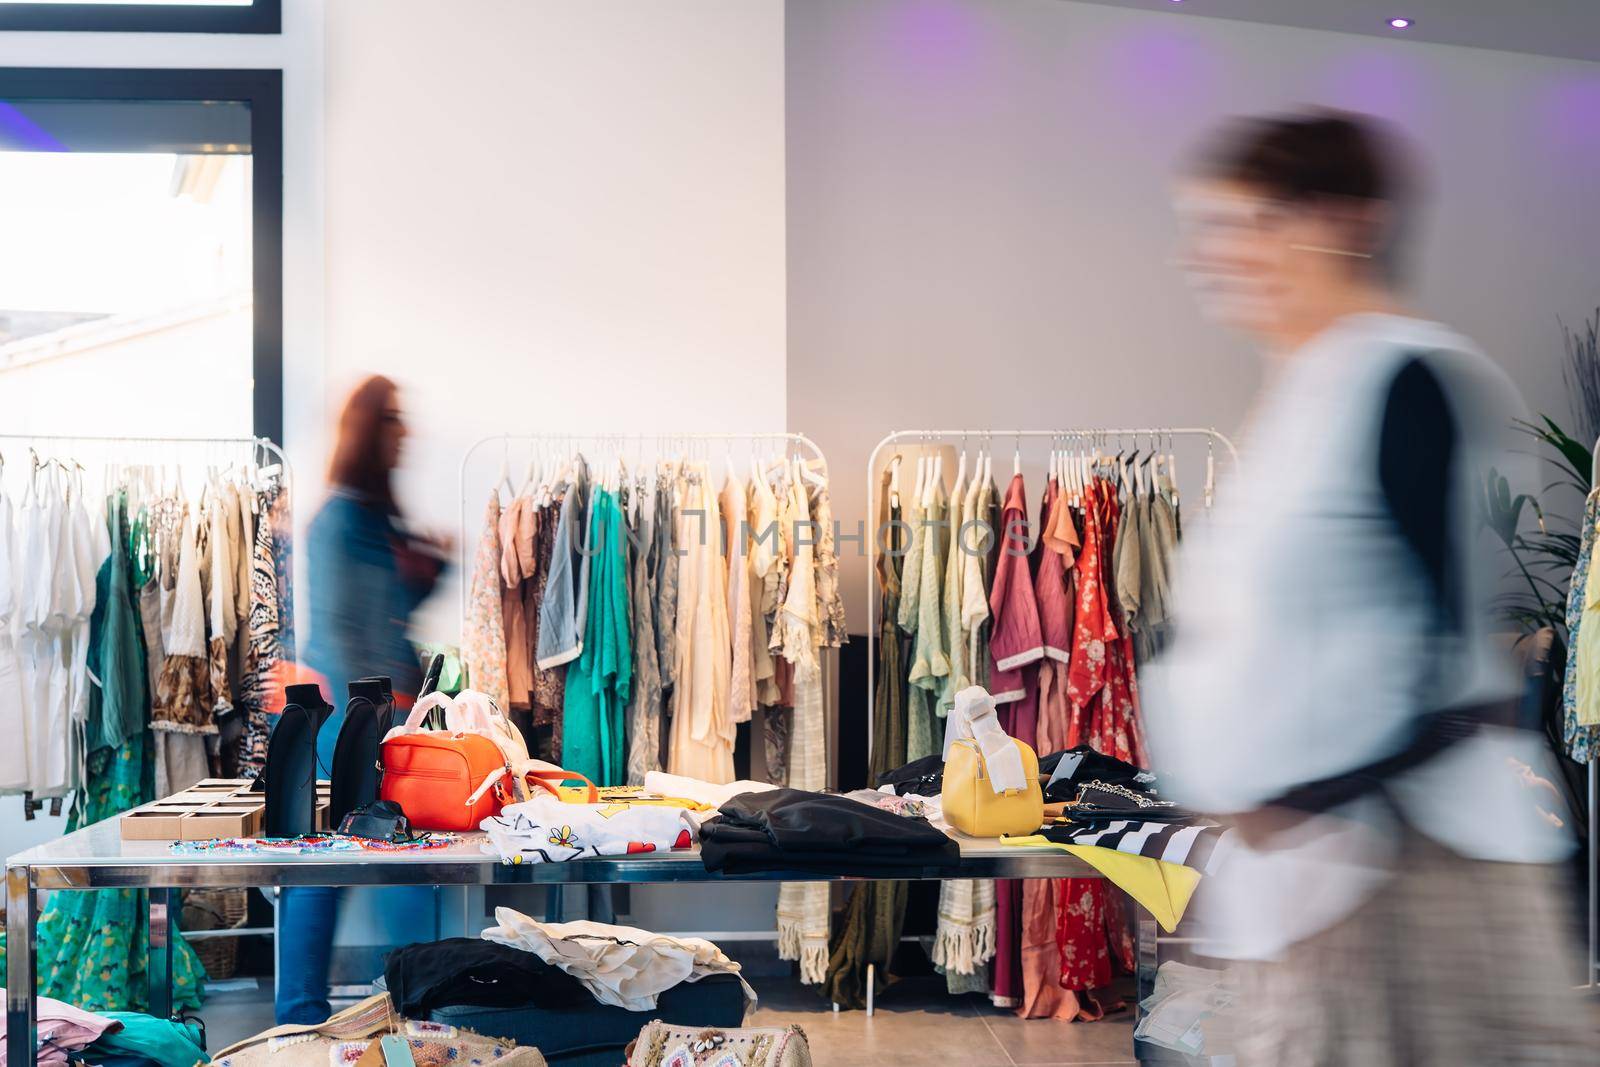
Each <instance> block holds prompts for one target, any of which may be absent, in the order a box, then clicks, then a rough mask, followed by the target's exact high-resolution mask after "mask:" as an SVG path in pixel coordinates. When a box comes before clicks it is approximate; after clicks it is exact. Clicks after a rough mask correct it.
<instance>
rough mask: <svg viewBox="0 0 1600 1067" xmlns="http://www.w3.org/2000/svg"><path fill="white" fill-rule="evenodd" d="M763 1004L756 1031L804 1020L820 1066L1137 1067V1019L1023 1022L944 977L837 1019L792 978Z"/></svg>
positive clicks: (764, 992)
mask: <svg viewBox="0 0 1600 1067" xmlns="http://www.w3.org/2000/svg"><path fill="white" fill-rule="evenodd" d="M755 985H756V990H757V992H758V993H759V994H760V995H761V1005H760V1007H759V1008H757V1010H756V1011H755V1012H754V1013H753V1014H752V1015H751V1016H750V1018H749V1019H747V1020H746V1023H747V1025H750V1026H787V1025H789V1024H790V1023H798V1024H799V1025H800V1027H801V1028H802V1029H804V1030H805V1032H806V1036H807V1038H808V1039H809V1040H810V1044H811V1052H812V1058H813V1059H814V1060H815V1061H816V1063H817V1065H818V1067H881V1065H882V1064H886V1063H959V1064H963V1065H971V1067H1013V1065H1015V1067H1022V1065H1029V1067H1033V1065H1046V1064H1074V1065H1080V1067H1081V1065H1084V1064H1132V1063H1134V1062H1135V1061H1134V1058H1133V1015H1132V1013H1131V1012H1127V1011H1124V1012H1122V1013H1120V1014H1116V1015H1109V1016H1107V1017H1106V1018H1104V1019H1102V1020H1100V1021H1099V1022H1094V1023H1065V1022H1056V1021H1054V1020H1050V1019H1019V1018H1017V1017H1016V1016H1015V1015H1013V1014H1011V1013H1010V1012H1008V1011H1002V1010H1000V1009H998V1008H995V1007H993V1006H992V1005H990V1003H989V1002H988V1001H987V1000H986V999H984V998H983V997H980V996H964V997H952V996H950V995H948V994H947V993H945V991H944V980H943V979H908V980H906V981H904V982H901V983H900V984H898V985H896V986H895V987H894V988H893V989H891V990H889V991H888V992H887V993H885V994H882V995H880V996H879V998H878V1004H877V1011H876V1013H875V1014H874V1015H873V1017H872V1018H870V1019H869V1018H867V1013H866V1012H864V1011H846V1012H840V1013H838V1014H837V1015H836V1014H834V1013H833V1011H832V1009H831V1008H829V1007H828V1005H827V1004H825V1003H823V1002H822V1001H821V1000H820V998H819V997H818V996H817V995H816V993H815V992H813V991H811V990H809V989H806V988H804V987H802V986H800V985H799V984H798V983H795V982H791V981H781V980H774V979H767V980H762V981H758V982H756V983H755Z"/></svg>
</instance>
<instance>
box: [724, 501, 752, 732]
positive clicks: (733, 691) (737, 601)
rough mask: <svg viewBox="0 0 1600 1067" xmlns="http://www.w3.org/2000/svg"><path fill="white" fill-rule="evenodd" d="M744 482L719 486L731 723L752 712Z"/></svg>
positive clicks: (747, 551)
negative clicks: (727, 627) (724, 567)
mask: <svg viewBox="0 0 1600 1067" xmlns="http://www.w3.org/2000/svg"><path fill="white" fill-rule="evenodd" d="M748 500H749V495H748V494H747V493H746V492H745V487H744V483H742V482H740V481H739V480H738V479H737V478H734V477H732V476H731V475H730V476H729V477H728V480H727V482H726V483H724V485H723V487H722V496H721V500H720V505H721V511H722V528H721V533H722V545H723V548H724V562H725V565H726V566H727V571H728V575H727V580H726V585H727V590H728V625H729V644H730V646H731V647H730V649H729V653H730V656H731V657H732V664H731V668H730V671H731V673H730V675H729V682H728V712H729V715H730V716H731V718H732V719H733V721H734V722H736V723H740V722H749V721H750V713H751V711H753V710H754V709H755V651H754V649H753V647H752V646H751V641H752V635H751V627H750V588H751V585H750V570H751V562H750V545H749V538H748V532H749V531H748V525H749V523H748V519H747V517H746V506H747V505H746V502H747V501H748Z"/></svg>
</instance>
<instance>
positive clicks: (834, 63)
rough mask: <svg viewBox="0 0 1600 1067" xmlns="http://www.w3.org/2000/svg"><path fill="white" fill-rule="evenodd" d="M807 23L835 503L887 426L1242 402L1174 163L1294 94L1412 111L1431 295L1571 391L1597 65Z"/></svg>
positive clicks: (795, 284) (1592, 181)
mask: <svg viewBox="0 0 1600 1067" xmlns="http://www.w3.org/2000/svg"><path fill="white" fill-rule="evenodd" d="M1163 6H1164V5H1163ZM787 19H788V35H787V42H788V66H787V71H788V98H787V103H788V125H787V130H788V138H789V168H788V174H789V198H788V222H789V371H788V384H789V391H788V397H789V400H788V402H789V423H790V426H791V427H792V428H794V429H799V430H803V431H805V432H806V433H809V434H811V435H812V436H814V437H816V438H817V439H818V440H819V441H820V442H821V444H822V445H823V447H824V448H825V449H827V450H828V452H829V454H830V456H831V457H832V459H833V462H834V465H835V468H836V470H840V471H845V472H849V474H848V477H846V478H844V479H842V480H841V479H838V478H836V482H839V487H838V490H837V498H838V499H839V505H838V507H837V509H836V510H837V511H838V512H839V513H841V514H842V515H844V516H846V517H849V518H851V519H854V518H856V517H859V516H861V515H862V513H863V512H862V509H863V503H864V500H863V497H864V490H863V488H862V480H863V476H862V475H861V474H858V473H857V472H859V471H862V470H863V467H864V464H865V461H866V457H867V454H868V452H869V451H870V449H871V447H872V444H873V443H874V442H876V441H877V440H878V438H879V437H881V436H882V435H883V434H884V433H886V432H887V431H889V430H891V429H905V428H914V427H927V426H930V425H935V426H938V425H944V426H949V425H956V426H1018V425H1022V426H1035V427H1040V428H1051V427H1058V426H1085V425H1087V426H1106V425H1149V424H1152V423H1154V424H1158V425H1162V424H1164V425H1172V424H1208V423H1209V424H1215V425H1216V426H1218V427H1219V428H1222V429H1224V430H1232V429H1234V428H1236V427H1237V425H1238V424H1239V422H1240V421H1241V418H1242V416H1243V414H1244V412H1245V408H1246V404H1247V403H1248V401H1249V397H1250V394H1251V391H1252V390H1253V389H1254V388H1255V386H1256V384H1257V381H1258V371H1257V365H1256V361H1255V358H1254V356H1253V355H1252V354H1251V352H1250V351H1249V349H1248V348H1247V346H1246V345H1245V343H1244V342H1242V341H1241V340H1239V339H1237V338H1234V337H1230V336H1227V335H1224V334H1222V333H1220V332H1218V331H1217V330H1215V329H1213V328H1212V327H1210V326H1208V325H1207V324H1205V323H1204V322H1203V321H1202V320H1201V319H1200V318H1199V316H1198V315H1197V314H1196V312H1195V310H1194V308H1193V302H1192V301H1191V300H1190V298H1189V296H1188V294H1187V293H1186V291H1185V288H1184V285H1183V282H1182V280H1181V279H1180V278H1179V276H1178V274H1177V273H1176V272H1175V271H1174V270H1172V269H1170V268H1169V266H1168V263H1169V261H1170V260H1171V258H1172V255H1173V252H1174V250H1175V232H1174V223H1173V219H1172V213H1171V209H1170V206H1169V204H1170V198H1169V182H1170V181H1171V179H1172V177H1173V175H1174V174H1175V172H1176V171H1177V170H1178V169H1179V167H1180V161H1181V160H1182V159H1183V157H1184V154H1185V153H1186V152H1187V151H1189V150H1190V149H1191V148H1192V146H1193V145H1194V142H1195V141H1196V139H1197V138H1198V137H1199V136H1200V135H1201V134H1202V133H1203V132H1204V131H1207V130H1209V129H1211V128H1212V127H1213V126H1214V124H1215V123H1216V122H1217V121H1218V120H1219V119H1221V118H1222V117H1223V116H1228V115H1234V114H1241V113H1255V112H1262V111H1269V110H1272V109H1281V108H1287V107H1290V106H1292V105H1295V104H1297V103H1321V104H1332V105H1338V106H1342V107H1348V108H1353V109H1358V110H1362V111H1368V112H1375V113H1378V114H1381V115H1386V116H1389V117H1391V118H1393V119H1395V120H1397V121H1398V122H1399V123H1400V124H1401V125H1402V126H1404V127H1405V128H1406V129H1407V130H1408V131H1410V133H1411V134H1412V135H1413V136H1414V138H1415V139H1416V140H1417V141H1418V142H1419V144H1420V146H1421V149H1422V151H1423V153H1424V154H1425V156H1426V157H1427V158H1428V159H1430V160H1431V161H1432V165H1433V170H1434V176H1433V184H1434V188H1435V195H1434V197H1433V199H1432V205H1431V210H1430V211H1429V212H1428V218H1427V219H1426V220H1425V228H1424V241H1423V244H1422V247H1421V249H1420V257H1419V259H1418V262H1417V266H1418V275H1419V280H1420V285H1419V287H1418V289H1417V292H1416V303H1417V306H1418V307H1420V308H1421V309H1422V310H1423V311H1424V312H1425V313H1427V314H1429V315H1432V316H1435V317H1438V318H1441V319H1444V320H1445V321H1448V322H1450V323H1452V324H1454V325H1456V327H1457V328H1459V329H1461V330H1462V331H1464V332H1466V333H1467V334H1469V335H1471V336H1473V337H1475V338H1476V339H1477V340H1478V342H1479V343H1480V344H1481V345H1483V347H1485V348H1486V349H1487V350H1488V351H1489V352H1491V353H1492V354H1494V355H1495V357H1496V358H1497V359H1499V360H1500V361H1501V362H1502V363H1503V364H1504V365H1505V366H1506V368H1507V369H1508V371H1510V373H1511V374H1512V376H1513V378H1514V379H1515V380H1516V381H1517V383H1518V384H1519V385H1520V386H1521V388H1522V389H1523V390H1524V391H1525V393H1526V394H1527V396H1528V398H1529V400H1530V402H1531V403H1532V404H1534V405H1535V406H1536V407H1537V408H1539V409H1541V410H1544V411H1548V412H1550V413H1551V414H1552V415H1555V416H1557V417H1558V418H1562V419H1564V418H1565V417H1566V415H1567V412H1568V405H1567V402H1566V399H1565V396H1564V393H1563V391H1562V389H1561V378H1560V365H1561V360H1562V352H1561V335H1560V332H1559V329H1558V328H1557V325H1556V316H1558V315H1560V316H1562V317H1563V318H1565V319H1566V321H1568V322H1569V323H1572V322H1576V321H1577V320H1578V319H1580V318H1581V317H1582V316H1583V315H1585V314H1586V313H1588V312H1590V311H1592V310H1593V308H1594V306H1595V305H1596V304H1597V303H1600V212H1597V211H1596V210H1595V209H1594V191H1595V190H1596V189H1597V188H1600V118H1597V116H1600V66H1596V65H1593V64H1585V63H1582V62H1577V61H1567V60H1552V59H1542V58H1538V57H1534V56H1528V55H1513V54H1508V53H1500V52H1489V51H1481V50H1475V49H1466V48H1454V47H1445V46H1437V45H1425V44H1420V43H1418V42H1413V41H1405V40H1390V39H1380V38H1372V37H1357V36H1350V35H1345V34H1336V33H1326V32H1317V31H1309V30H1296V29H1286V28H1282V27H1275V26H1262V25H1257V24H1253V23H1246V22H1234V21H1219V20H1214V19H1207V18H1196V17H1193V16H1192V15H1190V14H1188V13H1186V12H1180V11H1177V10H1171V11H1168V10H1151V11H1136V10H1122V9H1117V8H1110V7H1102V6H1089V5H1084V4H1076V3H1066V2H1061V0H1008V2H1004V3H996V2H976V0H971V2H967V0H808V2H806V3H793V4H790V5H789V7H788V14H787ZM998 448H999V449H1003V450H1004V451H1005V452H1009V451H1010V442H1002V443H998ZM1034 469H1035V470H1037V467H1035V468H1034ZM1189 470H1190V471H1193V470H1195V467H1194V465H1193V464H1191V465H1190V466H1189ZM1191 499H1192V498H1191ZM846 565H847V571H846V575H847V579H848V584H847V587H846V589H847V595H848V603H849V606H850V609H851V618H852V621H853V623H854V627H855V628H856V629H857V632H859V631H860V628H861V626H862V625H863V624H864V620H865V604H866V595H865V569H864V567H863V566H862V565H861V561H859V560H857V559H854V558H851V559H847V560H846Z"/></svg>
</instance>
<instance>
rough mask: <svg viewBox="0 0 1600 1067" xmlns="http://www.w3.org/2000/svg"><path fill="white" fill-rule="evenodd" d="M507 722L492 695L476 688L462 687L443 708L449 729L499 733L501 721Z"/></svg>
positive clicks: (467, 732) (469, 732)
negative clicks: (453, 698) (445, 707)
mask: <svg viewBox="0 0 1600 1067" xmlns="http://www.w3.org/2000/svg"><path fill="white" fill-rule="evenodd" d="M505 722H507V719H506V716H505V712H503V711H501V710H500V706H499V705H498V704H496V703H495V702H494V700H493V698H492V697H490V696H489V695H488V694H487V693H480V692H478V691H477V690H476V689H463V690H462V691H461V692H459V693H457V694H456V698H455V700H453V701H451V702H450V704H449V706H448V708H447V709H446V710H445V723H446V725H447V726H449V728H450V729H451V730H454V731H457V732H459V733H464V734H487V735H489V736H491V737H492V736H494V735H495V734H497V733H501V732H502V729H501V723H505Z"/></svg>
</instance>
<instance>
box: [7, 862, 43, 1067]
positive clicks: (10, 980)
mask: <svg viewBox="0 0 1600 1067" xmlns="http://www.w3.org/2000/svg"><path fill="white" fill-rule="evenodd" d="M32 882H33V879H32V872H31V871H30V870H29V869H28V868H27V867H7V868H6V1062H8V1063H33V1062H34V1054H35V1049H36V1048H37V1046H38V1043H39V1029H38V1025H39V1020H38V1013H37V1009H38V1001H37V1000H35V997H36V996H37V994H38V989H37V987H36V986H35V984H34V982H35V979H36V974H35V965H34V950H35V948H36V947H37V942H36V940H35V939H36V938H37V937H38V925H39V899H38V896H37V894H35V892H34V890H33V884H32Z"/></svg>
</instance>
